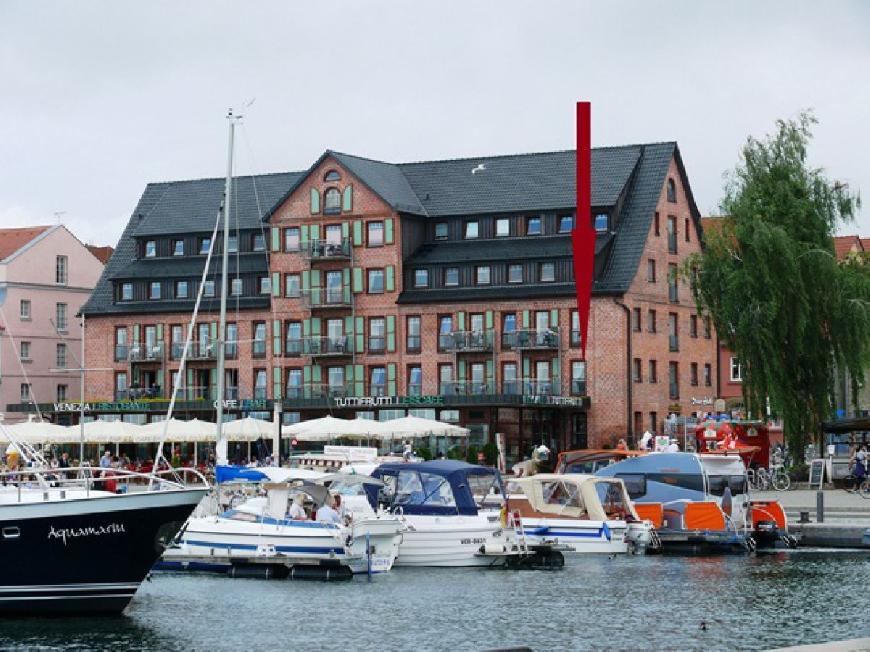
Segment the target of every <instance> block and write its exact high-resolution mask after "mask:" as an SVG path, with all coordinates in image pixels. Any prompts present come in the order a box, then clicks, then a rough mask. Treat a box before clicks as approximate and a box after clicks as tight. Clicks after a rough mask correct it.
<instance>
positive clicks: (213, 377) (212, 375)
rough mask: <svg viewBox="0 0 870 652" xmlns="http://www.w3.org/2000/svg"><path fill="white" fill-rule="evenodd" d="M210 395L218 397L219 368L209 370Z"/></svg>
mask: <svg viewBox="0 0 870 652" xmlns="http://www.w3.org/2000/svg"><path fill="white" fill-rule="evenodd" d="M208 384H209V388H208V395H209V396H211V397H213V398H215V399H216V398H217V369H209V370H208Z"/></svg>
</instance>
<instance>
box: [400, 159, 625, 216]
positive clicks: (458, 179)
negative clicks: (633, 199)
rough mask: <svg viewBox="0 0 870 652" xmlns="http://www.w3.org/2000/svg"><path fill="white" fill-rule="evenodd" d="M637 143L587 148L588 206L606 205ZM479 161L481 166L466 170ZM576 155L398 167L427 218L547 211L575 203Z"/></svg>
mask: <svg viewBox="0 0 870 652" xmlns="http://www.w3.org/2000/svg"><path fill="white" fill-rule="evenodd" d="M641 150H642V147H641V146H639V145H629V146H626V147H602V148H596V149H593V150H592V205H593V206H612V205H614V204H615V203H616V200H617V197H618V196H619V193H620V192H621V191H622V189H623V188H624V187H625V184H626V182H627V181H628V179H629V177H630V176H631V173H632V171H633V170H634V167H635V165H636V164H637V161H638V158H639V157H640V153H641ZM479 165H483V166H484V169H483V170H481V171H479V172H477V173H475V174H472V172H471V171H472V170H473V169H475V168H477V167H478V166H479ZM576 166H577V154H576V152H575V151H574V150H566V151H561V152H544V153H540V154H513V155H508V156H481V157H477V158H465V159H452V160H447V161H426V162H421V163H403V164H400V165H398V166H397V167H399V168H401V170H402V172H403V173H404V175H405V177H406V178H407V179H408V181H409V183H410V184H411V187H412V188H413V189H414V192H415V193H416V194H417V197H419V198H420V201H421V202H422V204H423V207H424V208H425V210H426V215H428V216H430V217H438V216H446V215H471V214H474V213H495V212H517V211H524V210H549V209H557V208H570V207H573V206H576V205H577V183H576Z"/></svg>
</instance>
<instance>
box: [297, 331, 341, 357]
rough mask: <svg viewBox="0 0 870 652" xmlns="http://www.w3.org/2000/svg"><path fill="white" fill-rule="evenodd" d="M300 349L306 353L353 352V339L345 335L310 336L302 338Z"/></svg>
mask: <svg viewBox="0 0 870 652" xmlns="http://www.w3.org/2000/svg"><path fill="white" fill-rule="evenodd" d="M302 350H303V352H304V353H305V354H306V355H313V356H318V355H328V356H342V355H350V354H351V353H353V340H352V339H351V338H350V337H348V336H347V335H339V336H337V337H330V336H320V335H318V336H311V337H306V338H303V339H302Z"/></svg>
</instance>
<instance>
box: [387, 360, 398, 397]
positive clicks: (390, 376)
mask: <svg viewBox="0 0 870 652" xmlns="http://www.w3.org/2000/svg"><path fill="white" fill-rule="evenodd" d="M395 395H396V363H395V362H390V363H389V364H388V365H387V396H395Z"/></svg>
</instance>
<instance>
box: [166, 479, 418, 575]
mask: <svg viewBox="0 0 870 652" xmlns="http://www.w3.org/2000/svg"><path fill="white" fill-rule="evenodd" d="M230 468H232V467H230ZM217 477H218V480H219V481H220V482H219V484H218V487H219V489H218V491H219V494H218V495H219V496H222V495H223V496H225V495H226V494H221V493H220V492H221V491H225V490H226V489H227V488H229V487H232V486H233V485H234V483H233V482H232V480H243V481H246V482H251V481H253V482H254V483H255V485H254V486H255V490H254V495H246V494H245V492H243V491H238V490H235V491H231V492H230V494H229V495H230V496H231V498H230V499H229V500H225V499H222V498H220V497H219V498H218V499H217V507H218V509H217V511H216V513H214V514H210V515H198V516H195V517H192V518H190V519H189V520H188V522H187V523H186V524H185V526H184V529H183V530H182V531H181V533H180V535H179V537H178V541H177V544H176V545H175V546H173V547H172V548H171V549H169V550H167V551H166V553H165V554H164V557H163V560H162V563H161V564H160V568H161V569H164V570H165V569H172V570H179V569H180V570H208V571H217V572H231V574H234V573H235V572H237V571H238V569H240V568H244V567H247V568H248V570H249V571H251V572H250V573H247V574H254V571H253V570H252V569H255V568H260V569H262V570H263V573H266V574H267V573H268V571H269V570H270V569H271V570H273V571H275V570H277V571H278V574H279V575H280V571H281V569H290V573H291V574H294V575H295V574H296V572H297V571H298V572H299V573H301V574H303V575H305V576H306V577H313V576H315V575H316V569H317V567H320V568H324V569H329V568H335V567H336V566H346V567H347V568H348V569H349V570H350V572H351V573H381V572H386V571H389V570H390V569H391V568H392V566H393V563H394V561H395V559H396V555H397V553H398V550H399V542H400V541H401V538H402V530H403V524H402V521H401V519H399V518H398V517H396V516H394V515H390V514H385V513H372V512H371V511H369V510H367V511H366V513H355V512H353V511H351V510H349V509H348V510H347V511H345V512H344V516H343V519H342V522H341V523H331V522H321V521H317V520H313V518H308V519H306V520H298V519H292V518H289V517H288V510H289V508H290V505H291V504H292V501H293V500H294V499H295V498H296V496H297V495H301V496H302V499H303V502H304V504H305V506H306V512H307V513H308V514H311V515H312V516H313V515H314V514H316V512H317V510H318V508H319V507H321V506H322V505H323V504H324V502H325V501H326V498H327V496H328V495H329V489H328V487H327V485H329V484H331V483H332V482H334V481H336V480H341V481H342V484H343V485H344V486H345V487H346V486H348V485H354V486H360V487H361V486H365V485H373V486H375V487H378V486H382V485H383V483H382V482H380V481H379V480H376V479H373V478H371V477H368V476H364V475H354V476H350V475H340V476H339V475H337V474H324V473H319V472H316V471H310V470H305V469H284V468H277V467H264V468H262V469H245V468H241V469H238V470H237V471H236V472H235V474H231V473H229V472H228V470H227V467H219V469H218V474H217ZM234 569H235V570H234ZM294 569H295V570H294Z"/></svg>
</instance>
